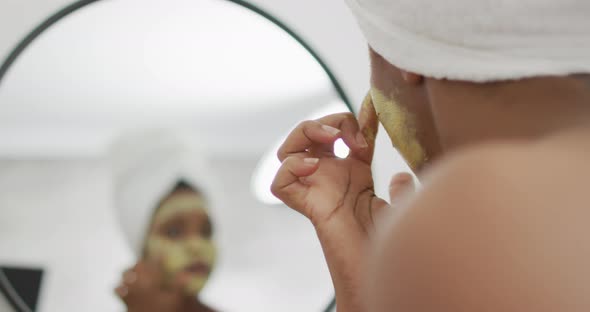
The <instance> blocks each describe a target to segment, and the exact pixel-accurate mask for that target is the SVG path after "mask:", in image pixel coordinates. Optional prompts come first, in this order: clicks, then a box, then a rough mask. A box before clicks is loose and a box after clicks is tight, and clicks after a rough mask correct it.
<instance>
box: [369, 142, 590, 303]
mask: <svg viewBox="0 0 590 312" xmlns="http://www.w3.org/2000/svg"><path fill="white" fill-rule="evenodd" d="M589 151H590V150H589ZM583 153H584V151H583V150H582V149H580V148H579V146H576V144H575V140H574V141H570V142H569V143H568V142H566V141H564V140H555V141H547V142H537V143H534V144H490V145H486V146H480V147H477V148H473V149H471V150H468V151H463V152H462V153H458V154H456V155H454V156H452V157H450V158H449V159H447V160H444V161H442V162H441V163H440V164H439V165H438V166H437V168H436V169H435V170H433V172H431V173H430V174H429V175H428V176H427V177H426V181H425V182H424V184H423V189H422V191H421V192H420V193H419V194H418V195H417V196H416V197H415V198H414V200H413V201H411V202H410V204H409V205H408V207H406V208H405V209H403V211H402V212H401V213H400V214H399V217H398V218H397V219H396V221H395V222H394V224H393V225H392V226H390V227H389V230H388V231H387V233H386V234H385V238H384V239H383V240H382V242H383V244H382V245H381V247H380V248H381V254H380V257H379V259H378V260H376V261H377V264H376V265H377V266H380V267H381V270H379V272H380V275H379V276H377V277H376V280H377V283H380V284H381V287H391V289H398V288H396V287H395V286H396V285H397V284H398V283H407V285H410V286H409V287H408V288H404V289H403V291H401V292H400V293H399V296H397V295H395V296H394V295H392V296H391V297H390V298H382V299H379V300H386V301H384V302H383V303H384V304H386V305H391V304H396V303H395V302H397V304H400V305H401V306H399V308H406V307H411V306H414V305H416V304H426V305H429V306H428V307H424V309H429V308H432V309H435V310H438V311H564V310H568V311H589V310H590V297H588V296H586V295H585V294H587V293H588V292H590V288H589V286H588V285H590V284H589V283H587V281H588V280H590V270H588V269H587V268H588V265H587V263H588V262H590V240H589V239H588V237H590V205H589V204H588V203H587V201H588V199H587V198H588V196H587V194H589V193H590V190H586V189H587V187H586V185H585V183H584V181H583V180H585V179H587V177H588V174H586V173H588V172H590V168H589V166H590V165H588V164H585V163H584V161H583V159H584V157H583ZM588 156H590V154H589V155H588ZM586 159H590V158H586ZM379 264H380V265H379ZM399 286H400V287H401V286H402V285H399ZM413 287H414V288H413ZM433 287H434V288H436V289H433ZM399 289H402V288H399ZM430 296H433V297H430ZM412 298H422V299H421V300H420V302H414V301H412V300H413V299H412ZM408 300H410V301H408ZM386 302H389V303H386Z"/></svg>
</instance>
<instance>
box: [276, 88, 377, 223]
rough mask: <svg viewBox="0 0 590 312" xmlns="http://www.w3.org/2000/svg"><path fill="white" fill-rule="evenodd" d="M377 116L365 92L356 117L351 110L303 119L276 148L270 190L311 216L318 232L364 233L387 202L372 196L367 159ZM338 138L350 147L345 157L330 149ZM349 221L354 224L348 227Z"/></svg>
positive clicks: (369, 166) (371, 148) (370, 156)
mask: <svg viewBox="0 0 590 312" xmlns="http://www.w3.org/2000/svg"><path fill="white" fill-rule="evenodd" d="M377 126H378V120H377V116H376V114H375V111H374V108H373V106H372V103H371V101H370V97H367V99H366V100H365V103H364V104H363V109H362V111H361V117H360V118H359V122H357V120H356V118H355V117H354V115H353V114H352V113H340V114H334V115H329V116H326V117H324V118H321V119H318V120H313V121H304V122H302V123H301V124H299V125H298V126H297V127H296V128H295V129H294V130H293V131H292V132H291V133H290V134H289V136H288V137H287V139H286V140H285V142H284V143H283V145H282V146H281V147H280V149H279V152H278V158H279V160H280V161H281V162H282V166H281V168H280V169H279V171H278V173H277V175H276V177H275V180H274V181H273V184H272V192H273V194H275V196H277V197H278V198H280V199H281V200H282V201H283V202H284V203H285V204H287V205H288V206H289V207H291V208H293V209H295V210H297V211H299V212H300V213H302V214H303V215H305V216H306V217H307V218H309V219H310V220H311V222H312V223H313V225H314V226H315V227H316V229H317V230H318V231H320V232H323V231H328V232H329V231H331V230H332V229H333V228H339V227H341V226H346V227H347V230H348V231H350V230H351V229H353V228H354V229H355V231H358V232H359V233H367V232H368V231H370V230H371V228H372V221H373V215H374V214H375V213H376V211H377V210H380V209H382V208H384V207H386V206H387V203H386V202H385V201H383V200H381V199H379V198H377V197H376V196H375V193H374V187H373V178H372V174H371V161H372V158H373V151H374V146H375V136H376V133H377ZM340 138H342V140H343V141H344V142H345V143H346V145H347V146H348V147H349V148H350V150H351V152H350V155H349V156H348V157H346V158H344V159H341V158H338V157H336V156H335V155H334V143H335V141H336V140H338V139H340ZM351 227H352V228H351Z"/></svg>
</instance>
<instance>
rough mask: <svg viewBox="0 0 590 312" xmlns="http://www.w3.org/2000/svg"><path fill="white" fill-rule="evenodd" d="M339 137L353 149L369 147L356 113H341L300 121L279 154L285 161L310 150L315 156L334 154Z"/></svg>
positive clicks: (281, 159) (280, 158)
mask: <svg viewBox="0 0 590 312" xmlns="http://www.w3.org/2000/svg"><path fill="white" fill-rule="evenodd" d="M339 138H342V140H343V141H344V142H345V143H346V144H347V145H348V147H349V148H351V149H352V150H358V149H362V148H366V147H367V144H366V142H365V139H364V137H363V135H362V134H361V133H360V131H359V127H358V123H357V121H356V119H355V118H354V115H353V114H351V113H340V114H333V115H328V116H326V117H323V118H320V119H318V120H308V121H304V122H302V123H300V124H299V125H298V126H297V127H296V128H295V129H293V131H291V133H290V134H289V135H288V136H287V139H286V140H285V142H284V143H283V145H282V146H281V147H280V148H279V151H278V155H277V156H278V158H279V160H280V161H283V160H285V158H287V157H288V156H290V155H293V154H299V153H303V152H310V155H312V156H314V157H320V156H322V155H324V154H325V153H330V154H332V153H333V148H334V142H335V141H336V140H337V139H339Z"/></svg>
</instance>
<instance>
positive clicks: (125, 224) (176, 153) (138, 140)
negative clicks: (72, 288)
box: [110, 129, 216, 257]
mask: <svg viewBox="0 0 590 312" xmlns="http://www.w3.org/2000/svg"><path fill="white" fill-rule="evenodd" d="M196 143H198V140H197V139H196V138H195V137H194V135H185V133H182V132H180V131H174V130H170V129H153V130H144V131H135V132H129V133H126V134H124V135H122V136H121V137H120V138H118V139H117V140H115V142H114V143H113V144H112V146H111V150H110V162H111V165H112V175H113V187H114V190H113V191H114V206H115V209H116V215H118V216H119V219H120V224H121V226H122V229H123V232H124V234H125V235H126V236H127V239H128V241H129V243H130V245H131V248H132V249H133V251H134V252H135V255H136V256H138V257H140V256H141V252H142V249H143V245H144V239H145V236H146V234H147V231H148V227H149V225H150V223H151V219H152V216H153V214H154V210H155V209H156V207H157V206H158V204H159V202H160V201H161V200H162V199H163V198H164V197H165V196H166V195H168V194H169V193H170V192H171V191H172V190H173V188H174V187H175V186H176V184H177V183H178V182H179V181H181V180H182V181H185V182H187V183H188V184H190V185H191V186H193V187H195V188H196V189H197V190H198V191H200V192H202V193H203V195H204V197H205V198H206V199H207V202H208V207H209V208H210V209H211V207H214V206H215V202H214V201H215V199H214V197H215V196H214V195H212V194H213V192H214V191H215V190H216V186H215V185H216V183H215V177H214V176H213V175H212V174H211V173H210V172H209V171H208V170H207V164H206V156H205V155H204V154H203V151H201V150H199V149H198V148H197V146H196ZM212 221H214V220H212Z"/></svg>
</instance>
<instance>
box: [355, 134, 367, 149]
mask: <svg viewBox="0 0 590 312" xmlns="http://www.w3.org/2000/svg"><path fill="white" fill-rule="evenodd" d="M356 143H357V144H358V145H359V147H362V148H367V147H369V143H367V139H365V136H364V135H363V133H362V132H359V133H358V134H357V135H356Z"/></svg>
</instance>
